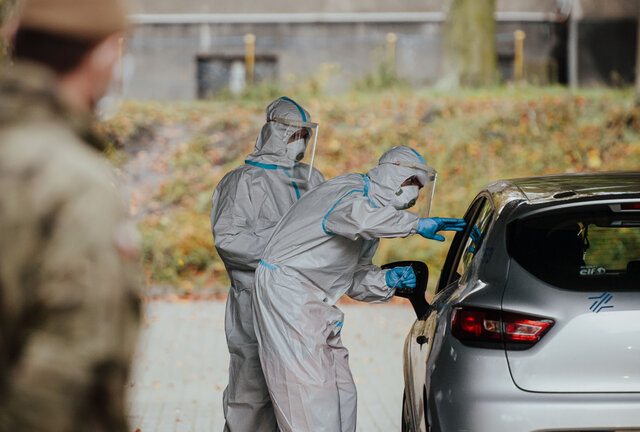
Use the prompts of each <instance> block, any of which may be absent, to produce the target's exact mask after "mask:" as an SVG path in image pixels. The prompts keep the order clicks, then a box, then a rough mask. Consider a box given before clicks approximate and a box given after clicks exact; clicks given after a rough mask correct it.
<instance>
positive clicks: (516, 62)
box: [513, 30, 526, 81]
mask: <svg viewBox="0 0 640 432" xmlns="http://www.w3.org/2000/svg"><path fill="white" fill-rule="evenodd" d="M525 38H526V35H525V33H524V32H523V31H522V30H516V31H515V32H513V39H514V48H515V55H514V58H513V78H514V80H515V81H521V80H522V78H523V77H524V39H525Z"/></svg>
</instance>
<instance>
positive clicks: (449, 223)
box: [417, 217, 467, 241]
mask: <svg viewBox="0 0 640 432" xmlns="http://www.w3.org/2000/svg"><path fill="white" fill-rule="evenodd" d="M466 225H467V223H466V222H465V221H464V220H463V219H452V218H439V217H434V218H424V219H420V220H419V221H418V231H417V233H418V234H420V235H421V236H422V237H424V238H428V239H431V240H437V241H444V237H443V236H441V235H440V234H438V231H462V230H463V229H464V227H465V226H466Z"/></svg>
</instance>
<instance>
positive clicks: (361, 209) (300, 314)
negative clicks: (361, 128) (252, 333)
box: [253, 146, 427, 432]
mask: <svg viewBox="0 0 640 432" xmlns="http://www.w3.org/2000/svg"><path fill="white" fill-rule="evenodd" d="M411 166H414V167H424V168H427V166H426V165H425V163H424V160H423V159H422V157H420V155H419V154H418V153H417V152H415V151H414V150H413V149H411V148H409V147H406V146H399V147H394V148H392V149H391V150H389V151H387V152H386V153H385V154H384V155H383V156H382V158H381V159H380V163H379V165H378V166H377V167H376V168H374V169H372V170H371V171H369V172H368V173H367V175H362V174H346V175H342V176H340V177H336V178H334V179H332V180H329V181H327V182H326V183H324V184H322V185H321V186H319V187H317V188H315V189H314V190H312V191H311V192H309V193H307V194H306V195H305V196H304V197H302V199H300V200H299V201H298V202H297V203H296V204H295V205H294V206H293V207H292V208H291V209H290V210H289V211H288V212H287V213H286V214H285V215H284V217H283V218H282V220H281V221H280V223H279V224H278V226H277V227H276V229H275V230H274V232H273V235H272V237H271V239H270V240H269V243H268V245H267V248H266V249H265V252H264V254H263V257H262V261H261V262H260V267H258V269H257V270H256V280H255V290H254V297H253V312H254V322H255V324H254V325H255V327H256V334H257V336H258V343H259V346H260V360H261V362H262V367H263V370H264V373H265V377H266V379H267V385H268V387H269V393H270V394H271V399H272V401H273V403H274V409H275V412H276V416H277V419H278V425H279V426H280V429H281V430H282V431H283V432H288V431H296V432H300V431H310V432H323V431H327V432H336V431H342V432H347V431H349V432H351V431H355V429H356V388H355V385H354V382H353V378H352V376H351V372H350V370H349V365H348V351H347V349H346V348H345V347H344V346H343V345H342V342H341V339H340V330H341V328H342V322H343V314H342V312H341V311H340V309H338V308H337V307H336V306H335V303H336V302H337V301H338V299H339V298H340V297H341V296H342V295H343V294H347V295H348V296H349V297H351V298H353V299H356V300H361V301H366V302H385V301H387V300H389V299H390V298H391V297H392V296H393V295H394V291H395V290H394V289H393V288H390V287H388V286H387V284H386V282H385V273H386V271H387V270H382V269H380V268H379V267H377V266H375V265H373V264H372V261H371V260H372V258H373V255H374V253H375V251H376V249H377V247H378V243H379V238H390V237H407V236H410V235H413V234H415V233H416V230H417V228H418V221H419V217H418V216H417V215H415V214H414V213H411V212H408V211H400V210H397V209H396V208H394V207H393V206H392V205H390V203H391V202H392V201H393V200H394V196H396V193H397V192H398V191H399V189H400V187H401V184H402V183H403V182H404V181H405V180H407V179H408V178H409V177H412V176H417V177H418V178H420V179H421V183H422V184H425V183H426V181H427V179H426V178H425V177H426V176H427V175H426V173H425V171H423V170H422V169H418V168H411Z"/></svg>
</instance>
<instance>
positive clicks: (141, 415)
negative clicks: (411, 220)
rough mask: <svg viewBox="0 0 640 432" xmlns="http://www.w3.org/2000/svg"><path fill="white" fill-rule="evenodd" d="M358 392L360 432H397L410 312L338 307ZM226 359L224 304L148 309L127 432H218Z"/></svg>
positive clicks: (160, 304)
mask: <svg viewBox="0 0 640 432" xmlns="http://www.w3.org/2000/svg"><path fill="white" fill-rule="evenodd" d="M340 308H341V309H342V310H343V311H344V314H345V323H344V329H343V331H342V335H343V342H344V344H345V346H346V347H347V348H349V350H350V353H351V355H350V365H351V370H352V372H353V377H354V380H355V382H356V386H357V389H358V431H367V432H372V431H373V432H375V431H380V432H383V431H384V432H389V431H399V430H400V410H401V405H402V388H403V382H402V349H403V345H404V339H405V336H406V334H407V332H408V330H409V328H410V326H411V324H412V322H413V320H414V317H415V315H414V313H413V310H412V309H411V307H410V306H408V303H407V305H406V306H405V305H396V304H385V305H362V306H361V305H352V304H346V305H341V306H340ZM228 361H229V354H228V352H227V347H226V341H225V337H224V302H221V301H195V302H165V301H153V302H150V303H147V304H145V312H144V328H143V332H142V335H141V338H140V342H139V346H138V350H137V352H136V356H135V359H134V365H133V372H132V377H131V380H130V383H129V388H128V400H129V402H128V409H129V413H130V421H131V427H132V432H133V431H136V430H138V429H139V430H140V432H165V431H166V432H169V431H171V432H174V431H175V432H178V431H180V432H189V431H191V432H200V431H202V432H207V431H216V432H217V431H222V430H223V426H224V417H223V415H222V392H223V391H224V388H225V386H226V385H227V379H228V377H227V374H228Z"/></svg>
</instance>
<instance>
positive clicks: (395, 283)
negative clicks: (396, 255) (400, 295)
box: [384, 266, 417, 289]
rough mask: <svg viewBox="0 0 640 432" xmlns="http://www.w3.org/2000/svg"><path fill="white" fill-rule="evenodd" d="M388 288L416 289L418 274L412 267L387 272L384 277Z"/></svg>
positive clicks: (397, 268) (396, 268)
mask: <svg viewBox="0 0 640 432" xmlns="http://www.w3.org/2000/svg"><path fill="white" fill-rule="evenodd" d="M384 279H385V282H387V286H389V287H391V288H400V289H407V288H412V289H413V288H415V287H416V281H417V279H416V274H415V272H414V271H413V269H412V268H411V267H410V266H407V267H395V268H392V269H389V270H387V273H386V274H385V275H384Z"/></svg>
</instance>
